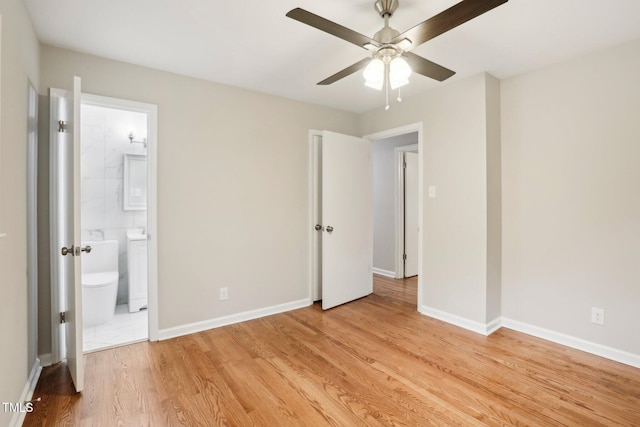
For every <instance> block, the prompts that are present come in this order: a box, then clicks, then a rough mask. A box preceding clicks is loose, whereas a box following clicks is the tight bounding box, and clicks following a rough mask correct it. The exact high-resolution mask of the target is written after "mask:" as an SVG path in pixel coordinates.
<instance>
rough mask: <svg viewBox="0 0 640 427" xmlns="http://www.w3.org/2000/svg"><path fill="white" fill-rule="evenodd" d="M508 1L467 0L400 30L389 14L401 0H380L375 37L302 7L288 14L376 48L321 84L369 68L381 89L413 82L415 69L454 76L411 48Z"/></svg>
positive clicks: (369, 80)
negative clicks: (379, 23)
mask: <svg viewBox="0 0 640 427" xmlns="http://www.w3.org/2000/svg"><path fill="white" fill-rule="evenodd" d="M507 1H508V0H463V1H461V2H460V3H457V4H456V5H454V6H452V7H450V8H449V9H447V10H445V11H443V12H440V13H439V14H437V15H435V16H433V17H431V18H429V19H427V20H426V21H424V22H422V23H420V24H418V25H416V26H415V27H413V28H410V29H409V30H407V31H405V32H403V33H400V32H399V31H397V30H395V29H394V28H391V27H390V26H389V18H390V17H391V16H392V15H393V13H394V12H395V11H396V9H397V8H398V0H377V1H376V2H375V4H374V7H375V9H376V11H377V12H378V13H379V14H380V16H381V17H382V18H383V19H384V27H383V28H382V29H381V30H380V31H378V32H377V33H375V34H374V36H373V37H367V36H365V35H362V34H360V33H358V32H356V31H353V30H351V29H349V28H346V27H343V26H342V25H340V24H336V23H335V22H332V21H329V20H328V19H325V18H322V17H321V16H318V15H315V14H313V13H311V12H308V11H306V10H304V9H301V8H295V9H292V10H291V11H289V13H287V15H286V16H288V17H289V18H292V19H295V20H296V21H300V22H302V23H303V24H307V25H310V26H312V27H315V28H317V29H319V30H321V31H324V32H326V33H329V34H332V35H334V36H336V37H339V38H341V39H343V40H345V41H348V42H350V43H353V44H355V45H357V46H360V47H362V48H364V49H366V50H369V51H370V52H372V54H371V57H368V58H364V59H362V60H361V61H358V62H356V63H355V64H353V65H351V66H349V67H347V68H345V69H344V70H342V71H339V72H337V73H336V74H334V75H332V76H330V77H328V78H326V79H324V80H322V81H321V82H319V83H318V84H319V85H330V84H332V83H335V82H336V81H338V80H340V79H342V78H344V77H347V76H349V75H351V74H353V73H355V72H356V71H358V70H361V69H362V68H365V71H364V77H365V84H366V85H367V86H370V87H373V88H375V89H378V90H380V89H382V85H383V83H387V84H388V85H387V89H388V86H389V85H390V86H391V88H392V89H396V88H398V87H401V86H403V85H405V84H407V83H408V82H409V80H408V78H409V75H410V74H411V72H412V71H413V72H416V73H418V74H422V75H423V76H427V77H430V78H432V79H435V80H438V81H444V80H446V79H448V78H449V77H451V76H453V75H454V74H455V72H454V71H452V70H449V69H448V68H445V67H443V66H441V65H438V64H436V63H435V62H431V61H429V60H428V59H425V58H423V57H421V56H418V55H416V54H414V53H411V52H410V51H411V50H412V49H415V48H416V47H418V46H420V45H421V44H423V43H425V42H427V41H429V40H431V39H433V38H435V37H437V36H439V35H440V34H443V33H445V32H447V31H449V30H451V29H453V28H455V27H457V26H458V25H461V24H463V23H465V22H467V21H469V20H471V19H473V18H475V17H478V16H480V15H482V14H483V13H486V12H488V11H490V10H491V9H493V8H495V7H498V6H500V5H501V4H504V3H506V2H507ZM387 107H388V103H387Z"/></svg>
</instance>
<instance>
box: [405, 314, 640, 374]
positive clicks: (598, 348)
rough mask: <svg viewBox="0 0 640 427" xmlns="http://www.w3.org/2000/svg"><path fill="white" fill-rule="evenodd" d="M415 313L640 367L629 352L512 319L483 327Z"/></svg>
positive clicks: (638, 356)
mask: <svg viewBox="0 0 640 427" xmlns="http://www.w3.org/2000/svg"><path fill="white" fill-rule="evenodd" d="M418 311H419V312H420V313H422V314H424V315H426V316H429V317H433V318H434V319H438V320H442V321H443V322H447V323H450V324H452V325H455V326H459V327H461V328H464V329H467V330H469V331H472V332H475V333H478V334H482V335H485V336H488V335H491V334H492V333H494V332H495V331H497V330H498V329H500V328H507V329H513V330H514V331H518V332H522V333H523V334H527V335H532V336H534V337H537V338H542V339H544V340H547V341H551V342H554V343H556V344H561V345H564V346H567V347H571V348H575V349H576V350H580V351H584V352H587V353H591V354H594V355H596V356H600V357H604V358H606V359H610V360H613V361H615V362H620V363H624V364H625V365H629V366H633V367H636V368H640V354H634V353H629V352H627V351H624V350H619V349H616V348H613V347H608V346H606V345H602V344H598V343H594V342H591V341H587V340H583V339H582V338H577V337H573V336H571V335H566V334H563V333H560V332H556V331H552V330H550V329H545V328H541V327H539V326H534V325H530V324H528V323H523V322H518V321H516V320H513V319H508V318H505V317H499V318H496V319H494V320H492V321H491V322H489V323H486V324H483V323H480V322H475V321H473V320H469V319H466V318H464V317H460V316H456V315H455V314H451V313H447V312H444V311H440V310H437V309H435V308H432V307H427V306H424V305H423V306H420V308H419V310H418Z"/></svg>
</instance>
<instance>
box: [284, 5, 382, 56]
mask: <svg viewBox="0 0 640 427" xmlns="http://www.w3.org/2000/svg"><path fill="white" fill-rule="evenodd" d="M287 16H288V17H289V18H291V19H295V20H296V21H300V22H302V23H303V24H307V25H311V26H312V27H314V28H317V29H319V30H321V31H324V32H325V33H329V34H331V35H334V36H336V37H338V38H341V39H342V40H346V41H348V42H349V43H353V44H355V45H356V46H360V47H362V48H365V47H364V45H366V44H372V45H374V46H376V47H380V43H378V42H377V41H375V40H374V39H372V38H370V37H367V36H365V35H362V34H360V33H358V32H355V31H353V30H351V29H349V28H347V27H343V26H342V25H340V24H336V23H335V22H332V21H329V20H328V19H325V18H323V17H321V16H318V15H315V14H313V13H311V12H308V11H306V10H304V9H300V8H299V7H297V8H295V9H292V10H290V11H289V13H287ZM365 49H366V48H365Z"/></svg>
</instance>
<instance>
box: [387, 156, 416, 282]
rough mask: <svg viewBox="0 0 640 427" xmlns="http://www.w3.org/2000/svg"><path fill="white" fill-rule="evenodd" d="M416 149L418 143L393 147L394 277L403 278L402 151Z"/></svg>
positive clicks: (403, 172)
mask: <svg viewBox="0 0 640 427" xmlns="http://www.w3.org/2000/svg"><path fill="white" fill-rule="evenodd" d="M414 151H418V154H419V153H420V148H419V147H418V144H411V145H403V146H400V147H395V148H394V156H395V162H394V174H393V175H394V181H395V182H394V186H393V188H394V191H395V193H396V197H394V200H395V211H394V212H395V226H396V247H395V265H396V267H395V271H396V277H395V278H396V279H404V277H405V274H404V257H403V255H404V174H405V169H404V167H403V163H404V153H407V152H414ZM418 158H419V157H418Z"/></svg>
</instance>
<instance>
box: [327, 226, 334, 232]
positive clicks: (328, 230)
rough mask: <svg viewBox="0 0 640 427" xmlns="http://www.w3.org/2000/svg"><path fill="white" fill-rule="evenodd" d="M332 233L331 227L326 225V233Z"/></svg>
mask: <svg viewBox="0 0 640 427" xmlns="http://www.w3.org/2000/svg"><path fill="white" fill-rule="evenodd" d="M332 231H333V227H332V226H330V225H327V233H331V232H332Z"/></svg>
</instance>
